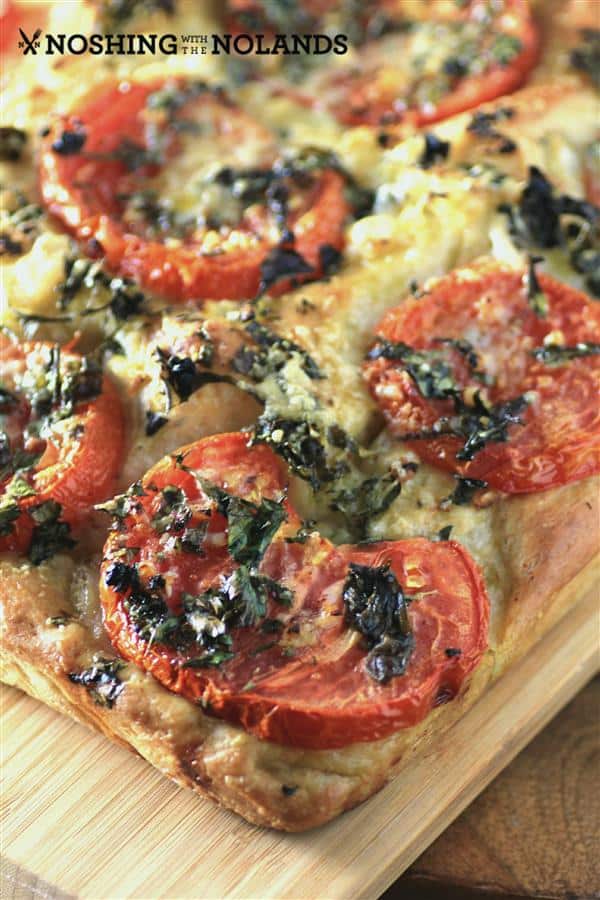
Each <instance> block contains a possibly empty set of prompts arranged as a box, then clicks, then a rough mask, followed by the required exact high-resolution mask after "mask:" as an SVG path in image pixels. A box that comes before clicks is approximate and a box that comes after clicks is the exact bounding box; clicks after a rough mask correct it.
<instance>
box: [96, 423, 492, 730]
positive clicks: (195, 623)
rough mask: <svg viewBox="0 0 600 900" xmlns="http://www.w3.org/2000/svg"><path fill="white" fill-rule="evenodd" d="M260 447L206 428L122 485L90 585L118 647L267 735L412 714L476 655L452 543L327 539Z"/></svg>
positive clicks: (364, 724) (463, 566)
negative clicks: (303, 520) (295, 505)
mask: <svg viewBox="0 0 600 900" xmlns="http://www.w3.org/2000/svg"><path fill="white" fill-rule="evenodd" d="M286 482H287V476H286V472H285V470H284V467H283V464H282V463H281V461H280V460H279V459H278V458H277V457H276V456H275V455H274V454H273V452H272V451H271V450H270V448H268V447H266V446H264V445H259V446H253V447H250V448H249V447H248V446H247V436H246V435H243V434H239V433H237V434H226V435H218V436H214V437H209V438H205V439H203V440H201V441H198V442H197V443H195V444H192V445H190V446H189V447H187V448H183V449H182V450H181V451H179V452H178V453H177V454H175V455H174V456H172V457H168V458H166V459H164V460H162V461H161V462H160V463H158V464H157V465H156V466H154V467H153V468H152V469H150V471H149V472H148V473H147V475H146V476H145V477H144V479H143V480H142V482H141V483H139V484H137V485H135V486H134V487H133V488H132V489H130V491H129V492H128V494H127V495H125V496H124V497H120V498H117V499H116V500H115V501H114V504H113V510H114V512H115V514H116V516H117V517H118V523H117V526H116V527H115V528H114V529H113V531H112V532H111V534H110V536H109V538H108V541H107V543H106V545H105V548H104V559H103V563H102V568H101V576H100V596H101V601H102V606H103V609H104V618H105V624H106V628H107V630H108V633H109V635H110V637H111V640H112V642H113V644H114V645H115V647H116V648H117V650H118V651H119V653H121V654H122V655H123V656H125V657H126V658H127V659H131V660H132V661H134V662H135V663H136V664H137V665H139V666H141V667H142V668H144V669H146V670H148V671H150V672H151V673H152V674H153V675H154V676H155V677H156V678H157V679H158V680H159V681H160V682H162V683H163V684H164V685H165V686H166V687H168V688H169V689H170V690H172V691H175V692H177V693H180V694H182V695H183V696H185V697H187V698H189V699H190V700H193V701H195V702H199V703H200V704H201V705H202V706H203V708H204V709H205V710H206V711H207V712H209V713H210V714H213V715H215V716H218V717H221V718H223V719H226V720H227V721H229V722H232V723H235V724H238V725H242V726H243V727H244V728H246V729H247V730H248V731H250V732H252V733H253V734H256V735H257V736H258V737H260V738H263V739H268V740H272V741H275V742H278V743H283V744H288V745H292V746H297V747H308V748H310V747H313V748H329V747H341V746H344V745H346V744H348V743H352V742H356V741H369V740H376V739H377V738H381V737H384V736H386V735H388V734H390V733H392V732H394V731H396V730H397V729H399V728H403V727H407V726H410V725H413V724H415V723H416V722H418V721H419V720H420V719H422V718H423V717H424V716H425V715H426V714H427V713H428V712H429V711H430V710H431V708H432V707H433V706H435V705H436V704H438V703H441V702H444V701H446V700H449V699H451V697H453V696H454V695H455V694H456V693H457V691H458V690H459V689H460V686H461V684H462V683H463V681H464V679H465V678H466V676H467V675H468V674H469V673H470V672H471V671H472V670H473V668H474V667H475V666H476V665H477V663H478V662H479V660H480V659H481V657H482V655H483V653H484V651H485V649H486V641H487V623H488V601H487V596H486V591H485V587H484V585H483V582H482V579H481V576H480V574H479V571H478V569H477V566H476V565H475V564H474V563H473V561H472V560H471V558H470V557H469V555H468V554H467V552H466V551H465V550H464V548H462V547H461V546H460V545H458V544H456V543H454V542H451V541H448V542H438V543H430V542H429V541H426V540H422V539H417V540H410V541H399V542H396V543H385V544H378V545H374V546H370V547H368V548H355V547H339V548H336V547H334V546H333V545H332V544H331V543H330V542H329V541H327V540H325V539H324V538H323V537H321V536H320V535H319V534H318V533H317V532H310V533H307V532H306V531H305V530H304V529H302V528H301V527H300V520H299V518H298V516H297V514H296V513H295V512H294V510H293V509H292V507H291V506H290V504H289V502H288V501H287V499H286V495H285V491H286Z"/></svg>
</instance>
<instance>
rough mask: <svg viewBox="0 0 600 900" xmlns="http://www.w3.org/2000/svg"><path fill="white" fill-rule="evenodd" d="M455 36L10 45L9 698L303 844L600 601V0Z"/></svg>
mask: <svg viewBox="0 0 600 900" xmlns="http://www.w3.org/2000/svg"><path fill="white" fill-rule="evenodd" d="M419 6H420V8H419V11H418V12H415V4H414V3H412V4H411V3H410V2H409V3H405V2H402V0H398V2H396V3H387V2H384V3H375V2H374V3H369V4H364V9H363V10H362V12H361V13H360V14H358V13H356V11H354V13H351V14H349V13H348V10H347V7H346V4H338V3H335V2H318V3H317V2H312V0H311V2H305V3H298V4H292V5H290V9H287V5H286V14H285V15H286V16H287V18H285V19H281V18H279V16H280V8H279V4H271V3H269V4H266V3H264V4H263V3H261V2H258V0H256V2H254V0H232V2H230V3H228V4H220V5H217V4H214V5H213V4H211V3H209V2H206V3H200V2H191V0H172V2H169V3H162V2H154V0H142V2H140V3H133V4H115V3H104V2H93V3H92V2H90V3H82V4H71V3H67V2H60V0H57V2H56V3H54V4H51V5H49V6H48V7H47V8H46V10H45V12H44V15H45V16H46V17H47V18H46V19H45V20H44V22H43V23H36V22H35V21H33V22H32V24H34V26H36V27H37V25H43V26H44V27H45V28H46V29H47V30H48V31H59V30H63V31H67V32H68V31H69V29H71V30H76V31H77V32H86V33H88V32H89V33H92V32H93V31H94V30H95V31H96V33H100V34H102V33H104V34H106V33H110V32H111V31H114V30H116V29H117V28H119V29H125V30H129V31H131V32H136V33H151V32H158V33H161V32H169V33H175V34H178V33H186V32H190V31H193V32H198V31H200V30H202V31H206V32H207V33H216V34H221V33H223V32H224V31H228V32H230V33H231V34H234V35H235V34H237V33H244V34H245V33H250V34H253V33H256V32H263V33H264V34H266V37H267V38H268V39H269V40H271V41H272V40H275V36H276V35H277V34H278V33H280V32H286V33H297V32H299V31H300V32H302V33H303V32H304V31H306V32H307V33H308V34H309V35H312V36H314V35H315V34H319V33H322V34H333V33H336V32H343V33H344V34H346V33H347V37H348V40H349V42H350V50H349V56H348V57H347V58H346V57H345V56H344V55H340V56H339V57H337V56H335V55H331V56H328V57H326V58H325V59H324V60H322V61H321V63H319V62H318V61H314V60H312V59H311V58H310V57H309V58H308V59H303V58H302V57H300V58H298V57H293V56H292V57H289V58H288V57H285V56H281V57H279V58H278V57H277V56H276V55H273V56H271V57H267V56H260V55H259V56H236V55H235V54H234V55H232V56H218V55H211V54H208V55H198V56H186V55H181V54H178V55H175V56H165V57H160V56H155V57H134V58H131V57H119V56H114V57H109V56H107V57H104V56H102V57H99V58H98V59H95V58H94V57H86V56H85V55H82V56H66V57H51V56H36V57H35V58H30V57H28V56H27V55H25V56H22V57H21V56H19V55H18V54H17V53H16V52H15V47H14V46H13V45H12V44H11V43H10V42H11V40H13V39H12V38H11V34H12V32H11V28H12V27H13V26H14V23H15V22H16V21H17V19H18V15H19V8H18V4H14V8H10V9H9V10H8V11H7V13H6V20H5V23H4V24H5V26H6V27H5V29H4V35H5V39H6V41H7V44H6V47H5V51H6V53H7V58H8V57H10V60H11V68H10V72H9V73H8V75H7V83H6V85H5V97H6V105H5V111H4V121H5V122H6V123H8V124H7V126H6V127H4V128H3V129H2V131H1V133H0V152H1V157H2V162H1V163H0V166H1V180H2V188H3V201H4V202H3V210H2V212H1V213H0V215H1V216H2V228H1V229H0V246H1V252H2V261H1V265H2V281H3V305H2V316H3V326H4V328H3V334H2V335H0V371H1V382H0V419H1V422H2V430H1V437H0V464H1V466H2V468H1V473H0V479H1V480H0V489H1V492H2V493H1V497H0V596H1V599H2V602H3V607H4V609H3V620H2V670H1V673H2V679H3V680H4V681H5V682H7V683H8V684H12V685H15V686H16V687H18V688H20V689H22V690H25V691H26V692H27V693H29V694H31V695H32V696H34V697H37V698H39V699H40V700H42V701H43V702H44V703H47V704H49V705H51V706H53V707H55V708H57V709H58V710H60V711H61V712H64V713H65V714H68V715H70V716H73V717H74V718H76V719H78V720H80V721H82V722H84V723H86V724H88V725H91V726H92V727H94V728H96V729H98V730H100V731H102V732H103V733H105V734H106V735H107V736H108V737H109V738H111V739H112V740H115V741H117V742H119V743H122V744H124V745H125V746H127V747H129V748H131V749H133V750H135V751H137V752H138V753H140V754H141V755H142V756H144V757H145V758H146V759H147V760H149V761H150V762H151V763H152V764H153V765H155V766H156V767H157V768H158V769H160V770H161V771H163V772H164V773H165V774H167V775H169V776H170V777H172V778H173V779H175V780H176V781H178V782H179V783H181V784H183V785H186V786H188V787H190V788H192V789H194V790H196V791H198V792H199V793H200V794H204V795H207V796H209V797H211V798H213V799H214V800H216V801H217V802H219V803H221V804H222V805H224V806H226V807H228V808H230V809H232V810H234V811H236V812H238V813H239V814H240V815H242V816H244V817H245V818H246V819H248V820H249V821H251V822H255V823H257V824H260V825H265V826H271V827H275V828H280V829H284V830H290V831H298V830H303V829H306V828H310V827H314V826H316V825H319V824H321V823H323V822H326V821H328V820H330V819H331V818H333V817H335V816H336V815H338V814H339V813H341V812H343V811H344V810H346V809H348V808H350V807H352V806H354V805H356V804H357V803H359V802H361V801H363V800H365V799H366V798H367V797H369V796H370V795H371V794H372V793H373V792H374V791H376V790H377V789H379V788H380V787H381V786H382V785H383V784H384V783H385V782H386V781H387V780H389V779H390V778H391V777H393V776H394V775H395V774H396V773H397V772H398V771H401V768H402V765H403V763H405V762H406V760H407V759H408V758H409V757H410V755H411V754H412V753H414V752H418V751H419V750H420V749H421V748H422V747H423V746H424V745H425V744H426V743H427V742H428V741H430V740H432V738H433V737H434V736H435V737H437V736H438V735H440V734H441V733H443V732H444V731H445V730H446V729H448V728H449V727H450V725H451V724H452V722H454V721H456V719H457V718H458V717H460V716H461V715H463V714H464V711H465V710H466V709H467V708H468V706H469V705H470V704H472V703H473V702H475V701H476V700H477V699H478V698H479V697H481V696H482V695H483V694H484V693H485V690H486V688H487V686H488V685H489V684H490V683H491V682H492V681H493V680H494V679H496V678H497V677H499V676H500V675H501V673H502V672H503V671H504V670H505V669H506V667H507V666H509V665H510V664H511V663H514V662H515V661H516V660H517V659H518V658H519V657H521V656H522V655H523V654H524V653H526V652H527V650H528V648H530V647H531V646H532V645H533V644H534V642H535V641H536V640H538V639H539V638H540V637H541V636H542V635H543V634H544V633H545V632H547V631H548V629H549V628H551V627H552V626H553V625H554V624H555V623H556V622H558V621H559V620H560V618H561V617H562V616H563V615H565V613H567V612H568V610H569V608H570V607H571V606H572V605H573V604H574V603H575V602H576V601H577V599H578V598H579V597H581V596H582V594H583V593H584V592H585V591H586V590H587V589H588V588H589V586H591V585H592V583H593V581H594V579H597V577H598V554H597V551H598V546H599V537H600V509H599V491H598V486H599V485H598V474H599V472H600V409H599V407H598V387H599V386H600V303H599V302H598V299H597V298H598V297H599V296H600V245H599V228H600V211H599V210H598V207H597V206H596V205H595V204H596V203H597V202H598V198H599V196H600V173H599V170H598V165H599V159H600V157H599V153H598V146H599V145H598V141H597V110H598V95H597V92H596V89H595V88H596V86H597V83H598V68H597V63H598V32H597V31H594V28H593V26H594V3H593V0H590V2H584V0H573V2H571V3H569V4H564V3H557V2H555V0H551V2H550V0H548V2H543V3H542V2H538V3H531V4H528V3H526V2H525V0H504V2H503V3H498V4H493V5H489V4H487V3H484V2H482V0H473V2H472V3H466V4H465V3H453V2H446V0H435V2H432V3H430V4H426V3H423V4H420V5H419ZM9 7H12V5H11V4H9ZM74 7H76V11H74ZM222 7H223V8H222ZM224 7H226V8H224ZM292 7H293V11H290V10H291V8H292ZM492 7H493V8H492ZM32 15H33V14H32ZM38 15H41V13H38ZM11 16H12V17H13V18H12V19H11ZM19 21H21V20H19ZM11 22H12V24H11ZM27 24H29V20H27ZM26 30H27V29H26ZM30 30H31V31H32V32H33V31H34V30H35V27H33V28H31V26H30ZM13 43H14V41H13ZM392 51H393V52H392ZM394 54H395V55H397V56H398V59H399V62H398V64H396V63H393V64H392V63H391V62H390V60H391V59H394V58H395V56H394ZM265 60H266V61H265ZM38 82H39V83H38ZM40 84H41V85H43V86H40Z"/></svg>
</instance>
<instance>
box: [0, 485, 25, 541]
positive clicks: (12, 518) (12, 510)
mask: <svg viewBox="0 0 600 900" xmlns="http://www.w3.org/2000/svg"><path fill="white" fill-rule="evenodd" d="M20 515H21V510H20V509H19V504H18V503H17V501H16V500H13V499H12V498H10V497H7V496H6V495H4V496H3V497H2V499H1V500H0V537H5V536H6V535H7V534H12V532H13V530H14V528H13V526H14V523H15V522H16V521H17V519H18V518H19V516H20Z"/></svg>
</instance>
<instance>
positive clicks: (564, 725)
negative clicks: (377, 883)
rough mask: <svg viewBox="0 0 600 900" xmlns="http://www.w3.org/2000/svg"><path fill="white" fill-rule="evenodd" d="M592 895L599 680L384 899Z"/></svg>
mask: <svg viewBox="0 0 600 900" xmlns="http://www.w3.org/2000/svg"><path fill="white" fill-rule="evenodd" d="M525 897H526V898H529V897H543V898H561V900H563V898H564V900H591V898H597V897H600V676H599V677H597V678H595V679H594V680H593V681H591V682H590V683H589V684H588V685H587V687H586V688H584V690H582V691H581V692H580V693H579V694H578V695H577V696H576V697H575V699H574V700H573V701H572V702H571V703H570V704H569V705H568V706H567V707H565V709H563V710H562V712H560V713H559V714H558V715H557V716H556V718H555V719H553V720H552V722H551V723H550V724H549V725H548V726H547V727H546V728H545V729H544V731H542V732H541V734H540V735H538V737H537V738H535V740H533V741H532V742H531V744H529V746H528V747H526V748H525V750H523V751H522V752H521V753H520V754H519V756H518V757H517V758H516V759H515V760H514V761H513V762H512V763H511V765H510V766H509V767H508V768H507V769H506V770H505V771H504V772H503V773H502V774H501V775H500V776H499V777H498V778H496V780H495V781H494V782H492V784H491V785H490V786H489V787H488V788H487V790H485V791H484V792H483V794H481V795H480V796H479V797H478V798H477V800H475V802H474V803H472V804H471V806H469V807H468V809H467V810H465V812H464V813H463V814H462V815H461V816H460V817H459V818H458V819H456V821H455V822H454V823H453V824H452V825H451V826H450V827H449V828H448V829H447V830H446V831H445V832H444V833H443V834H442V835H441V837H439V838H438V839H437V841H435V843H434V844H432V845H431V847H430V848H429V849H428V850H426V852H425V853H424V854H423V855H422V856H421V857H420V858H419V859H418V860H417V861H416V862H415V863H414V864H413V865H412V866H411V868H410V869H409V870H408V871H407V872H406V873H405V874H404V875H403V876H402V878H400V879H399V880H398V881H397V882H396V883H395V884H393V885H392V886H391V887H390V888H389V889H388V890H387V891H386V893H385V894H384V896H383V898H382V900H455V898H456V900H458V898H460V900H471V898H473V900H475V898H477V900H491V898H502V900H513V898H519V900H520V898H525Z"/></svg>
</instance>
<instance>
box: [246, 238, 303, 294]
mask: <svg viewBox="0 0 600 900" xmlns="http://www.w3.org/2000/svg"><path fill="white" fill-rule="evenodd" d="M314 271H315V270H314V269H313V267H312V266H311V265H310V264H309V263H308V262H307V261H306V260H305V259H304V257H303V256H301V255H300V254H299V253H297V252H296V250H293V249H291V248H289V247H274V248H273V249H272V250H271V251H270V252H269V253H268V254H267V255H266V256H265V258H264V259H263V261H262V263H261V264H260V275H261V281H260V286H259V289H258V293H259V296H260V295H261V294H264V293H265V292H266V291H268V290H269V289H270V288H272V287H273V285H275V284H277V283H278V282H280V281H283V280H284V279H287V278H291V279H292V285H293V283H294V279H296V278H298V277H299V276H302V275H312V274H313V273H314Z"/></svg>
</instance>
